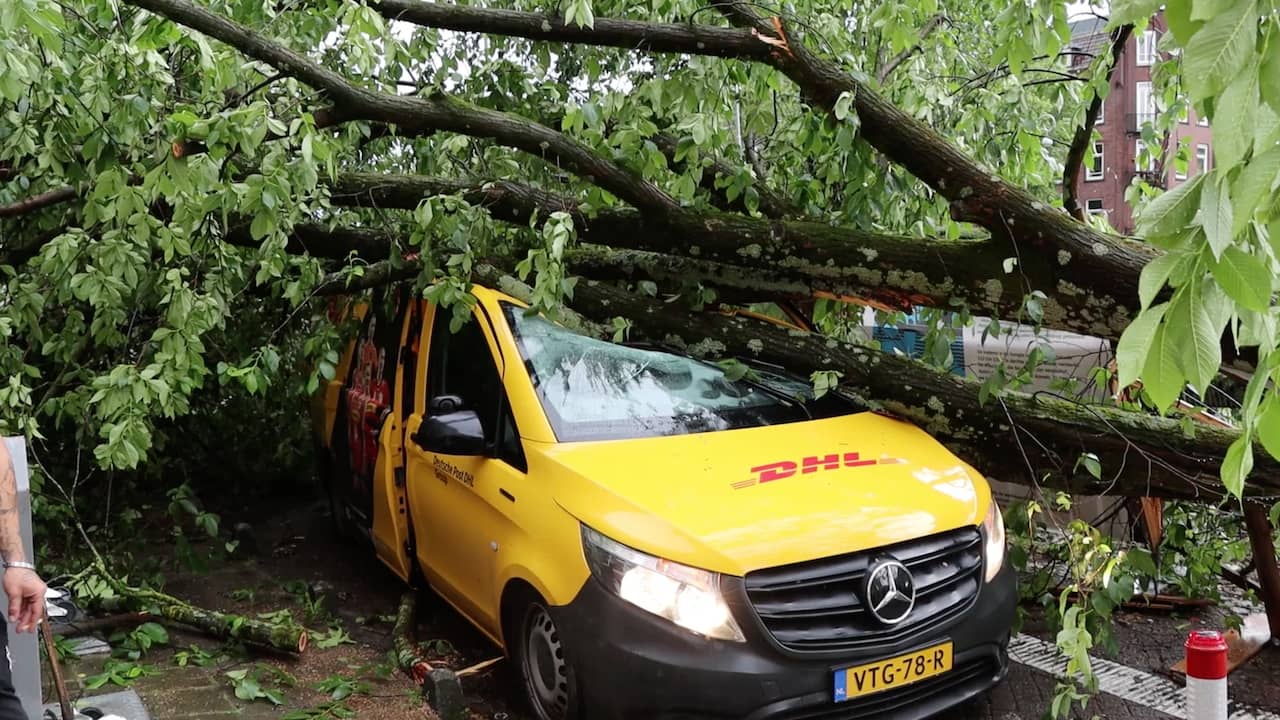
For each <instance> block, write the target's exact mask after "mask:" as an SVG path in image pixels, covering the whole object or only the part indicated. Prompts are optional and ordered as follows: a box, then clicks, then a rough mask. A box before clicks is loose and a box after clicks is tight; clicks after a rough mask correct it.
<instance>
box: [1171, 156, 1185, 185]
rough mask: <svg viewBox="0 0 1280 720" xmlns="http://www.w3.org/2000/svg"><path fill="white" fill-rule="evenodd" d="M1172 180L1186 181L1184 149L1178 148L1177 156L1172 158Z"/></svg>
mask: <svg viewBox="0 0 1280 720" xmlns="http://www.w3.org/2000/svg"><path fill="white" fill-rule="evenodd" d="M1173 179H1174V180H1186V179H1187V152H1186V148H1179V149H1178V153H1177V155H1175V156H1174V158H1173Z"/></svg>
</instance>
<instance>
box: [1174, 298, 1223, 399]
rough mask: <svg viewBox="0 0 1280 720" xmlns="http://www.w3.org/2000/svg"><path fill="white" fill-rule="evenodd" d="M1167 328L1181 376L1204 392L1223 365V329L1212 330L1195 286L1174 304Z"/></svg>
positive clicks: (1212, 320) (1211, 323)
mask: <svg viewBox="0 0 1280 720" xmlns="http://www.w3.org/2000/svg"><path fill="white" fill-rule="evenodd" d="M1166 325H1167V326H1168V328H1169V335H1170V339H1171V340H1173V341H1174V343H1175V344H1177V345H1179V346H1180V351H1181V367H1182V373H1183V374H1184V375H1185V376H1186V378H1187V380H1188V381H1190V382H1191V383H1192V384H1194V385H1195V387H1196V389H1197V390H1199V391H1201V392H1203V391H1204V390H1205V388H1207V387H1209V383H1210V381H1212V380H1213V376H1214V375H1216V374H1217V372H1218V367H1219V366H1220V365H1222V344H1221V339H1222V332H1221V330H1222V329H1221V328H1216V329H1215V323H1214V319H1213V317H1212V316H1211V315H1210V314H1209V309H1208V307H1207V306H1206V304H1205V303H1204V301H1203V299H1202V295H1201V292H1200V289H1199V287H1198V286H1195V285H1193V286H1192V287H1191V288H1190V291H1189V292H1187V293H1185V294H1184V295H1183V296H1182V297H1180V298H1176V299H1175V300H1174V301H1173V303H1172V305H1171V306H1170V308H1169V314H1168V321H1167V323H1166Z"/></svg>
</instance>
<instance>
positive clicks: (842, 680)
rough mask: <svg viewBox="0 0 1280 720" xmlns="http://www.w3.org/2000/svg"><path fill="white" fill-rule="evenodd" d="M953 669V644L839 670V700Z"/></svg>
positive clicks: (837, 698)
mask: <svg viewBox="0 0 1280 720" xmlns="http://www.w3.org/2000/svg"><path fill="white" fill-rule="evenodd" d="M950 669H951V643H949V642H946V643H942V644H941V645H934V646H932V647H927V648H925V649H923V650H916V651H915V652H909V653H906V654H905V655H899V656H897V657H891V658H889V659H887V660H878V661H876V662H873V663H867V664H865V665H856V666H854V667H850V668H841V669H839V670H836V671H835V701H836V702H844V701H845V700H852V699H853V698H856V697H861V696H863V695H870V694H872V693H878V692H881V691H883V690H890V689H892V688H896V687H902V686H903V685H910V684H911V683H913V682H919V681H920V680H924V679H926V678H931V677H934V676H935V675H941V674H942V673H944V672H947V671H948V670H950Z"/></svg>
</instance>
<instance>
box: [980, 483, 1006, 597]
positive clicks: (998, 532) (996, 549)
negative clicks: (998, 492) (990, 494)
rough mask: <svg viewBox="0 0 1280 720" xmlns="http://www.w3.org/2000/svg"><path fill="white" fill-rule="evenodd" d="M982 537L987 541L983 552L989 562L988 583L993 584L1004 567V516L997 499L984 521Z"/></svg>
mask: <svg viewBox="0 0 1280 720" xmlns="http://www.w3.org/2000/svg"><path fill="white" fill-rule="evenodd" d="M982 535H983V537H984V538H985V539H986V542H985V544H984V545H983V549H982V550H983V556H984V557H985V558H986V561H987V582H991V580H992V578H994V577H995V576H996V573H998V572H1000V567H1001V566H1002V565H1004V516H1003V515H1001V514H1000V506H999V505H997V504H996V499H995V498H991V505H990V506H988V508H987V519H986V520H983V521H982Z"/></svg>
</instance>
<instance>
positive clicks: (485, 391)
mask: <svg viewBox="0 0 1280 720" xmlns="http://www.w3.org/2000/svg"><path fill="white" fill-rule="evenodd" d="M448 317H449V316H448V314H446V313H439V312H437V314H436V318H437V319H436V323H435V329H434V330H433V331H432V333H431V350H430V357H428V359H427V404H428V406H430V402H431V398H434V397H440V396H442V395H454V396H457V397H459V398H461V399H462V403H463V407H464V408H466V409H468V410H474V411H475V412H476V415H478V416H479V417H480V424H481V426H482V427H483V428H484V436H485V440H486V441H487V443H488V444H489V445H490V446H491V447H496V448H497V451H498V452H497V457H498V459H499V460H502V461H504V462H506V463H508V464H509V465H512V466H513V467H516V468H519V469H521V470H524V469H525V461H524V452H523V451H522V449H521V447H520V437H519V433H518V432H517V431H516V424H515V420H514V418H513V417H512V415H511V408H510V407H509V405H508V404H507V402H506V397H505V392H504V390H503V387H502V378H501V377H499V375H498V367H497V364H496V362H495V360H496V359H495V358H494V357H493V353H492V352H491V351H490V350H489V344H488V342H486V341H485V338H484V331H483V329H482V328H481V327H480V323H482V322H484V321H483V320H482V319H481V316H480V315H479V314H478V315H477V316H475V317H472V318H471V320H469V321H468V322H467V323H466V324H465V325H463V326H462V328H461V329H459V330H458V332H456V333H454V332H450V329H449V321H448Z"/></svg>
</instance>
